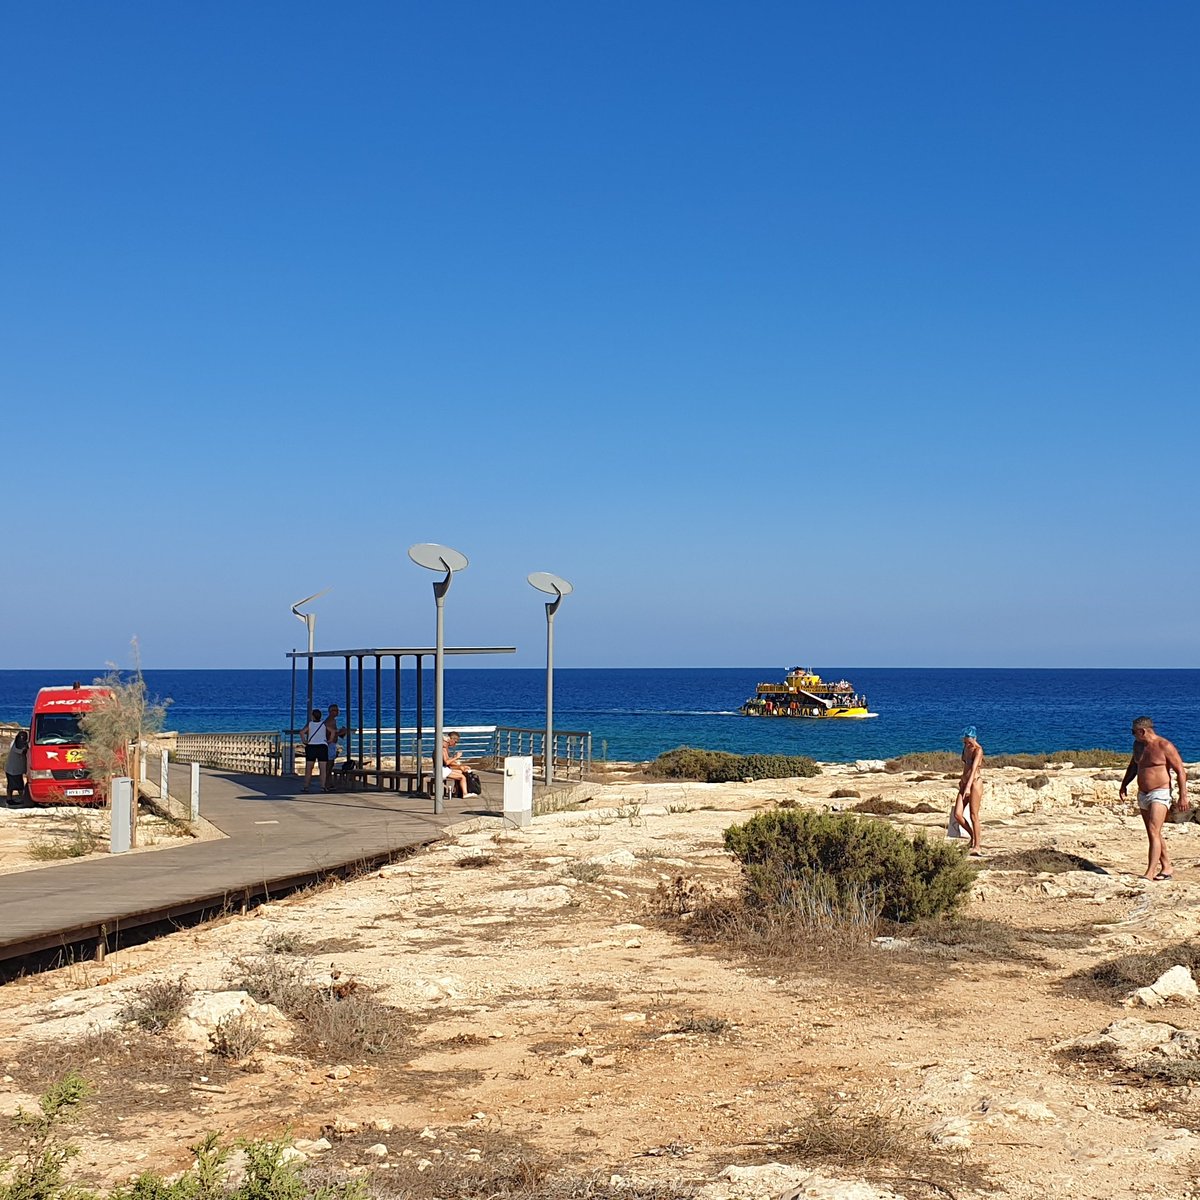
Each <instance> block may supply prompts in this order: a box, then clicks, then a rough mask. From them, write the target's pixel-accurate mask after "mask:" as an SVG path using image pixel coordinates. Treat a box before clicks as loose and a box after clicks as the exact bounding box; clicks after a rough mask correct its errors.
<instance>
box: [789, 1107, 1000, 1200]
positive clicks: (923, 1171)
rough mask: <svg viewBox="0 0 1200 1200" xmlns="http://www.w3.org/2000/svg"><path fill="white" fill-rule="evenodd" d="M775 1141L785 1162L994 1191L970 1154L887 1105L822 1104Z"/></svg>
mask: <svg viewBox="0 0 1200 1200" xmlns="http://www.w3.org/2000/svg"><path fill="white" fill-rule="evenodd" d="M775 1140H777V1141H778V1143H779V1153H778V1157H780V1158H782V1159H784V1160H785V1161H786V1160H791V1161H794V1162H799V1163H802V1164H804V1165H806V1166H808V1165H811V1166H817V1165H827V1166H832V1167H841V1168H844V1169H849V1170H851V1171H853V1172H855V1173H856V1174H860V1175H864V1176H866V1177H867V1178H869V1179H875V1180H883V1181H899V1180H904V1181H907V1182H910V1183H914V1184H919V1185H921V1188H922V1193H921V1194H926V1192H927V1191H932V1192H934V1193H936V1194H937V1195H940V1196H951V1197H952V1196H954V1195H956V1194H957V1193H956V1192H955V1191H952V1190H951V1185H953V1186H954V1187H965V1188H967V1189H968V1190H970V1191H971V1192H973V1193H974V1192H976V1191H979V1192H988V1193H990V1192H991V1191H993V1190H994V1183H993V1181H991V1180H989V1179H988V1178H987V1177H986V1175H985V1174H984V1173H983V1172H982V1171H981V1170H979V1169H978V1168H973V1167H969V1166H968V1165H967V1161H966V1157H965V1155H962V1154H955V1155H954V1156H953V1157H951V1155H950V1154H949V1153H947V1151H946V1150H944V1149H942V1148H940V1147H939V1146H937V1145H935V1144H931V1142H930V1140H929V1139H928V1138H927V1137H926V1136H925V1135H924V1134H923V1133H922V1132H921V1131H920V1130H919V1129H917V1128H916V1127H914V1126H913V1125H910V1124H909V1123H908V1122H906V1121H904V1120H902V1119H901V1118H900V1117H898V1116H896V1115H895V1114H894V1113H893V1112H890V1111H888V1110H886V1109H883V1110H880V1111H877V1112H846V1111H844V1110H839V1109H836V1108H834V1107H833V1106H832V1105H828V1104H826V1105H821V1106H818V1107H817V1108H815V1109H814V1110H813V1112H812V1114H811V1115H810V1116H809V1117H808V1118H807V1119H806V1120H805V1121H804V1122H803V1123H802V1124H798V1125H792V1126H788V1127H787V1128H786V1129H783V1130H780V1131H777V1133H776V1135H775ZM909 1194H910V1193H909V1192H908V1191H907V1190H905V1195H909Z"/></svg>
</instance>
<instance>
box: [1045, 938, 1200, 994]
mask: <svg viewBox="0 0 1200 1200" xmlns="http://www.w3.org/2000/svg"><path fill="white" fill-rule="evenodd" d="M1179 965H1182V966H1185V967H1187V968H1188V970H1190V971H1191V972H1192V973H1193V974H1195V973H1196V972H1197V971H1200V945H1197V944H1195V943H1193V942H1178V943H1176V944H1175V945H1174V946H1168V947H1166V948H1165V949H1163V950H1157V951H1154V952H1153V953H1148V954H1122V955H1121V956H1120V957H1118V958H1110V959H1109V960H1108V961H1107V962H1102V963H1098V964H1097V965H1096V966H1094V967H1086V968H1084V969H1083V970H1082V971H1076V972H1075V974H1074V975H1070V976H1068V977H1067V979H1066V980H1064V982H1063V986H1064V988H1065V990H1066V991H1067V992H1069V993H1070V994H1072V995H1076V996H1083V997H1086V998H1089V999H1090V998H1095V997H1101V998H1103V999H1106V1000H1112V999H1116V998H1118V997H1121V996H1126V995H1128V994H1129V993H1130V992H1132V991H1136V990H1137V989H1138V988H1140V987H1149V985H1150V984H1152V983H1153V982H1154V981H1155V980H1156V979H1157V978H1158V977H1159V976H1160V975H1162V974H1163V973H1164V972H1165V971H1169V970H1170V969H1171V968H1172V967H1174V966H1179Z"/></svg>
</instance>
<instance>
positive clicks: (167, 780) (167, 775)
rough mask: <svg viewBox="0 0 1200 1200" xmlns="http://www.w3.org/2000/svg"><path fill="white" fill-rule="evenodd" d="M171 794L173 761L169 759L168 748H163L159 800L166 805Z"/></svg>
mask: <svg viewBox="0 0 1200 1200" xmlns="http://www.w3.org/2000/svg"><path fill="white" fill-rule="evenodd" d="M170 794H171V760H170V759H169V758H168V757H167V748H166V747H165V746H164V747H163V752H162V758H160V759H159V760H158V798H159V799H160V800H161V801H162V802H163V803H164V804H165V803H166V802H167V797H168V796H169V795H170Z"/></svg>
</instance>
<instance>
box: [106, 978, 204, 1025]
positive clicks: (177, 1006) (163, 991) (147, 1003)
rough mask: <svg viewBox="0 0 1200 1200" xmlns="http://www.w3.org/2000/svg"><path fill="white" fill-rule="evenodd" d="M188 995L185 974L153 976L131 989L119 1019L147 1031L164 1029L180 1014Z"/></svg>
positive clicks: (190, 991)
mask: <svg viewBox="0 0 1200 1200" xmlns="http://www.w3.org/2000/svg"><path fill="white" fill-rule="evenodd" d="M191 998H192V988H191V986H190V985H189V984H188V981H187V976H186V975H185V976H184V977H183V978H182V979H152V980H149V981H148V982H146V983H143V984H142V985H141V986H140V987H138V988H136V989H135V990H134V993H133V995H132V996H130V997H129V999H128V1000H127V1001H126V1002H125V1007H124V1008H123V1009H121V1014H120V1015H121V1020H122V1021H126V1022H128V1023H129V1024H131V1025H136V1026H137V1027H138V1028H139V1029H144V1030H146V1032H147V1033H165V1032H166V1030H168V1029H169V1028H170V1027H171V1026H172V1025H174V1024H175V1022H176V1021H178V1020H179V1018H180V1017H182V1016H183V1013H184V1010H185V1009H186V1008H187V1006H188V1001H189V1000H191Z"/></svg>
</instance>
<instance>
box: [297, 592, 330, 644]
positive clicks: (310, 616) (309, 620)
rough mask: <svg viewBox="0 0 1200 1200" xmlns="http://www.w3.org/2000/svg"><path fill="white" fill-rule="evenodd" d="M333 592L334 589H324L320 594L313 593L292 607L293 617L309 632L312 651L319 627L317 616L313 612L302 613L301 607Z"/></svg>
mask: <svg viewBox="0 0 1200 1200" xmlns="http://www.w3.org/2000/svg"><path fill="white" fill-rule="evenodd" d="M331 591H333V589H332V588H322V589H321V590H320V591H319V592H313V594H312V595H311V596H305V597H304V599H303V600H297V601H296V603H295V604H293V605H292V616H293V617H295V618H296V620H297V621H303V622H304V628H305V629H307V630H308V643H309V645H308V648H309V649H310V650H311V649H312V640H313V632H314V630H315V629H316V625H317V614H316V613H311V612H309V613H302V612H301V611H300V606H301V605H302V604H307V603H308V602H309V601H310V600H317V599H319V598H320V597H321V596H324V595H325V593H326V592H331Z"/></svg>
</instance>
